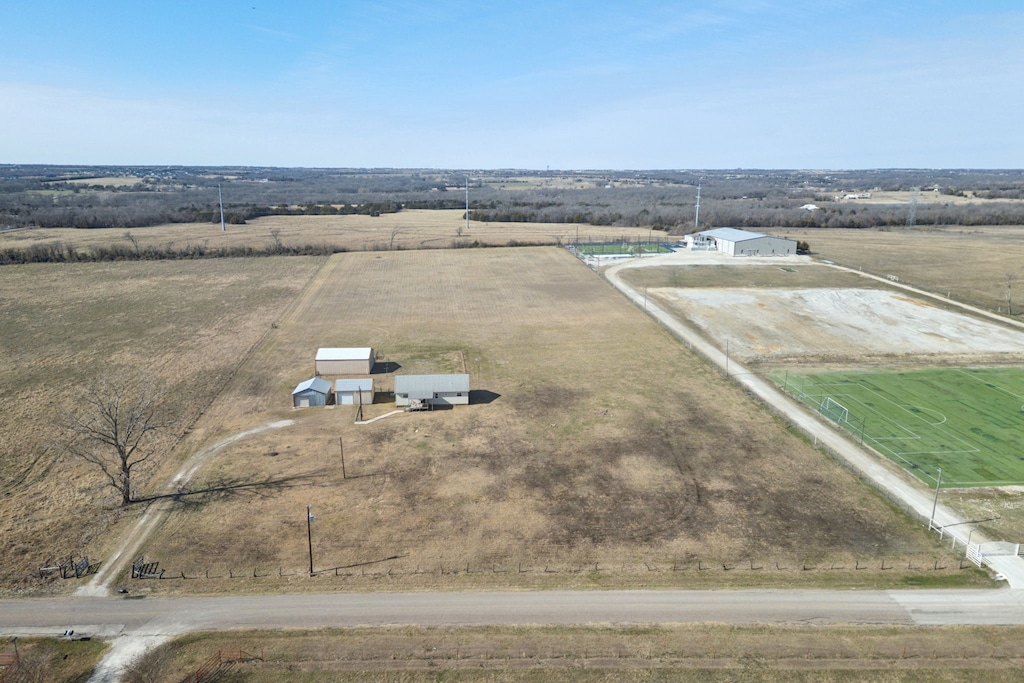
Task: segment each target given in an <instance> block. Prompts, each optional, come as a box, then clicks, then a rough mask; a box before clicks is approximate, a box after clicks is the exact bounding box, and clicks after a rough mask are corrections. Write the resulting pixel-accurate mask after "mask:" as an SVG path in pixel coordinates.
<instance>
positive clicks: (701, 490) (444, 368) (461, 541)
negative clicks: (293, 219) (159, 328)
mask: <svg viewBox="0 0 1024 683" xmlns="http://www.w3.org/2000/svg"><path fill="white" fill-rule="evenodd" d="M318 346H373V347H374V348H375V350H376V351H377V352H378V353H379V354H380V356H381V357H382V359H385V360H387V361H388V362H391V363H395V364H398V365H399V366H401V368H400V371H401V372H404V373H419V372H461V371H462V369H463V367H465V369H466V370H467V371H468V372H469V373H470V375H471V377H472V386H473V389H474V391H475V392H476V393H475V395H474V404H473V405H470V406H460V407H456V408H455V409H453V410H445V411H434V412H428V413H403V414H400V415H396V416H392V417H387V418H385V419H382V420H379V421H377V422H373V423H372V424H366V425H357V424H354V420H355V409H354V408H353V407H350V406H345V407H341V406H338V407H333V408H328V409H324V408H313V409H305V410H293V409H292V408H291V407H290V400H289V394H290V391H291V389H292V388H293V387H294V386H295V385H296V384H297V383H298V382H299V381H301V380H304V379H306V378H307V377H308V376H309V375H310V373H311V371H312V358H313V355H314V353H315V350H316V348H317V347H318ZM463 363H464V365H463ZM376 379H377V382H378V390H381V389H384V390H386V389H388V388H390V386H391V382H392V381H393V378H392V376H391V375H388V374H384V375H377V376H376ZM392 409H393V404H388V403H387V402H386V398H384V397H382V402H380V403H377V404H374V405H373V406H370V407H367V409H366V411H365V413H366V414H365V417H372V416H377V415H383V414H384V413H387V412H389V411H391V410H392ZM282 418H291V419H294V420H295V421H296V423H295V424H294V425H293V426H291V427H287V428H283V429H275V430H271V431H266V432H263V433H260V434H258V435H254V436H251V437H249V438H247V439H244V440H240V441H237V442H235V443H233V444H231V445H228V446H226V447H225V448H223V449H221V450H220V451H218V453H217V455H216V456H215V457H214V458H213V459H212V460H211V461H210V462H209V463H208V464H207V465H206V466H205V467H204V469H203V470H202V471H201V472H200V473H199V475H198V477H197V479H196V480H194V481H193V482H192V483H191V484H190V486H189V488H188V490H186V491H183V492H181V494H180V495H176V496H175V497H174V498H175V511H174V513H173V514H172V516H171V517H170V519H169V520H168V521H167V522H166V524H164V525H163V527H162V528H161V529H160V530H159V532H158V533H157V534H156V535H155V536H154V537H153V538H152V539H151V541H150V542H149V543H148V545H147V547H146V549H145V554H146V556H147V558H149V559H152V560H154V561H159V562H160V563H161V567H164V568H166V570H167V572H168V577H171V576H174V577H178V578H177V579H175V580H164V581H148V582H135V585H134V586H133V590H140V589H143V590H151V591H157V592H161V591H164V592H167V591H208V592H216V591H226V590H279V589H281V588H282V587H284V588H287V589H288V590H306V589H309V590H323V589H330V588H340V589H358V590H367V589H369V590H373V589H384V590H399V589H400V590H407V589H417V588H446V589H460V588H470V587H489V586H521V587H554V586H560V587H566V586H581V587H588V586H597V587H600V586H613V585H614V586H694V587H697V586H723V585H766V584H768V585H770V584H776V583H787V584H794V585H878V584H879V583H880V584H882V585H950V584H957V583H963V582H967V583H971V582H976V581H978V580H980V576H979V575H977V574H975V573H973V572H971V571H969V570H965V571H961V569H960V566H961V565H960V563H959V562H958V561H957V560H956V559H955V558H952V556H949V555H947V554H946V551H945V550H944V548H940V547H937V544H936V543H935V541H934V540H933V539H932V538H931V537H930V536H928V535H927V534H926V533H925V532H924V530H923V529H921V528H920V527H919V526H917V525H916V524H915V523H913V522H911V521H910V520H909V519H907V518H906V517H904V516H903V515H901V514H899V513H898V512H896V511H895V510H894V509H893V508H892V507H891V506H890V505H889V504H888V503H886V502H885V501H883V500H881V499H879V497H878V496H877V495H876V494H875V493H874V492H872V491H871V490H869V489H868V488H867V487H866V486H865V485H863V484H862V483H861V482H859V481H858V480H857V479H856V478H855V477H854V476H853V475H851V474H850V473H849V472H847V471H845V470H844V469H842V468H841V467H839V466H838V465H836V464H835V463H833V462H831V461H829V460H828V459H826V458H825V457H823V456H822V454H821V453H819V452H818V451H817V450H815V449H814V448H813V447H812V446H811V445H810V444H808V443H806V442H805V441H804V440H802V439H801V438H799V437H798V436H796V435H794V434H792V433H790V432H789V431H788V430H787V429H786V427H785V426H784V425H783V424H781V423H779V422H778V421H776V420H775V419H774V418H772V417H771V416H770V414H769V413H768V412H767V411H766V410H765V409H763V408H762V407H761V406H759V405H758V404H756V403H755V402H753V401H752V400H751V399H749V398H748V397H747V396H746V395H745V394H743V393H742V392H741V391H739V390H738V389H737V388H735V387H734V386H732V385H731V384H730V383H729V382H728V380H727V379H726V378H724V377H722V376H721V375H719V374H718V373H717V372H716V371H714V370H713V369H711V368H710V367H708V366H707V365H705V364H704V363H703V362H702V361H700V360H699V359H697V358H696V357H694V356H692V355H691V354H689V353H687V352H686V351H685V350H684V349H683V348H682V347H681V346H680V345H679V344H678V343H677V342H676V341H675V340H674V339H673V338H672V337H670V336H669V335H668V334H667V333H665V332H664V331H663V330H662V329H661V328H660V327H658V326H657V325H656V324H655V323H654V322H653V321H651V320H650V319H649V318H647V317H646V316H645V315H644V314H643V312H642V311H639V310H637V309H636V308H635V307H633V306H631V305H629V304H628V303H627V302H626V301H625V300H624V299H623V298H622V297H621V296H620V295H619V294H617V293H616V292H615V290H613V289H612V288H611V287H610V286H608V285H607V284H606V283H605V282H603V281H602V280H601V279H600V277H599V276H598V275H596V274H595V273H593V272H592V271H590V270H588V269H587V268H586V267H584V266H583V265H582V264H581V263H579V262H578V261H576V260H575V259H573V257H572V256H571V255H569V254H568V253H567V252H565V251H564V250H559V249H551V248H516V249H494V250H437V251H406V252H391V253H374V252H367V253H351V254H338V255H335V256H334V257H332V258H331V259H330V261H329V262H328V263H327V265H326V266H325V267H324V268H323V269H322V270H321V271H320V272H319V273H318V274H317V276H316V278H315V279H314V281H313V283H312V285H311V286H310V287H309V288H308V289H307V290H306V292H305V293H304V294H303V296H302V297H301V299H300V300H299V301H298V303H297V305H296V306H295V307H294V309H293V310H292V311H291V312H290V313H289V315H288V316H287V317H285V318H284V319H283V320H282V321H281V322H280V324H279V326H278V327H277V328H276V329H274V330H273V331H271V332H270V333H269V334H268V335H267V337H266V338H265V339H264V341H263V342H262V343H261V344H260V345H259V347H258V348H257V349H256V351H255V352H254V353H253V354H252V355H251V356H250V357H249V358H248V359H247V360H246V362H245V363H244V364H243V365H242V366H241V367H240V368H239V369H238V372H237V373H236V374H235V376H234V378H233V379H232V380H231V382H230V383H229V384H228V385H227V386H226V387H225V390H224V391H223V393H221V394H220V396H219V397H218V400H217V402H216V403H215V404H214V405H213V406H211V408H210V410H208V411H207V412H206V413H205V414H204V415H203V417H202V419H201V420H200V421H199V422H198V423H197V424H196V426H195V428H194V430H193V431H192V433H191V434H190V436H189V438H188V439H187V440H186V442H185V443H184V444H183V446H182V453H183V454H187V453H191V452H197V451H199V450H200V449H202V448H203V447H206V446H209V445H210V444H212V443H215V442H217V441H219V440H221V439H223V438H225V437H228V436H230V435H232V434H235V433H238V432H241V431H243V430H246V429H249V428H252V427H254V426H258V425H261V424H267V423H270V422H273V421H277V420H281V419H282ZM342 444H343V445H344V457H345V468H346V469H345V474H346V475H347V477H346V476H344V475H343V472H342V467H341V462H340V459H341V445H342ZM175 467H177V464H176V463H175V464H174V465H173V466H172V465H170V464H169V465H168V467H167V468H165V469H164V470H163V471H162V473H161V477H160V478H161V479H163V480H169V479H170V477H171V476H172V474H173V470H174V468H175ZM307 505H312V507H313V514H314V516H315V517H316V520H315V522H314V523H313V525H312V547H313V554H314V565H315V569H316V576H314V577H312V578H311V577H309V576H308V575H307V574H308V563H309V558H308V548H307V534H306V520H305V514H306V506H307ZM182 574H184V576H185V577H186V578H180V577H181V575H182Z"/></svg>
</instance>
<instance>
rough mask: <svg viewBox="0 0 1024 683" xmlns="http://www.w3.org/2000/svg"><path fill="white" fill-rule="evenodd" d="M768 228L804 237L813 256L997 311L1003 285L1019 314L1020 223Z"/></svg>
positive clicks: (1022, 296)
mask: <svg viewBox="0 0 1024 683" xmlns="http://www.w3.org/2000/svg"><path fill="white" fill-rule="evenodd" d="M771 232H774V233H777V234H780V235H785V236H787V237H789V238H791V239H798V240H805V241H807V242H808V243H809V244H810V247H811V250H812V251H813V253H814V255H815V256H816V257H817V258H822V259H829V260H831V261H834V262H836V263H839V264H841V265H845V266H849V267H851V268H854V269H861V270H863V271H864V272H867V273H871V274H874V275H880V276H882V277H885V276H886V275H895V276H897V277H899V281H900V283H902V284H909V285H913V286H917V287H920V288H922V289H925V290H927V291H930V292H935V293H937V294H948V295H949V296H951V297H952V298H953V299H954V300H956V301H962V302H966V303H969V304H974V305H977V306H981V307H983V308H987V309H990V310H992V311H998V312H1001V313H1005V312H1006V310H1007V292H1008V289H1007V284H1009V285H1010V288H1009V294H1010V303H1012V305H1013V313H1014V315H1015V316H1020V314H1021V312H1024V239H1022V238H1024V227H1022V226H988V227H969V228H968V227H962V226H937V227H928V226H919V227H918V228H915V229H911V230H907V229H901V230H891V231H882V230H826V229H822V230H779V231H771ZM1008 276H1009V278H1008Z"/></svg>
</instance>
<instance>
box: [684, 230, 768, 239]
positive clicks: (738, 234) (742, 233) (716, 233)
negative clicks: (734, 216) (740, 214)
mask: <svg viewBox="0 0 1024 683" xmlns="http://www.w3.org/2000/svg"><path fill="white" fill-rule="evenodd" d="M700 234H701V235H706V236H708V237H714V238H715V239H720V240H726V241H728V242H745V241H747V240H756V239H757V238H759V237H770V236H771V235H764V234H761V233H759V232H750V231H749V230H740V229H739V228H715V229H714V230H702V231H701V232H700Z"/></svg>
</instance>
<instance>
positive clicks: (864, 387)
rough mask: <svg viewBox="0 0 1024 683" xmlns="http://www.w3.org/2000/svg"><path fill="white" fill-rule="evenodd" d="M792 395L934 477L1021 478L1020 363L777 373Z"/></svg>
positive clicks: (959, 482) (1023, 376) (945, 482)
mask: <svg viewBox="0 0 1024 683" xmlns="http://www.w3.org/2000/svg"><path fill="white" fill-rule="evenodd" d="M773 378H774V379H775V380H776V381H777V382H778V383H779V384H780V385H785V386H786V389H787V390H788V391H789V392H790V393H792V394H793V395H795V396H797V397H799V398H800V399H801V400H803V401H804V402H805V403H807V404H808V405H810V406H812V407H814V408H815V409H817V410H819V412H821V413H822V414H823V415H825V416H826V417H828V418H829V419H831V420H832V421H833V422H836V423H837V424H839V425H840V426H842V427H843V428H844V429H846V430H848V431H850V432H851V433H852V434H853V435H854V436H855V437H856V438H857V439H863V441H864V443H865V444H867V445H869V446H871V447H872V448H874V449H875V450H877V451H878V452H880V453H882V454H884V455H885V456H886V457H888V458H890V459H892V460H893V461H895V462H897V463H899V464H900V465H902V466H903V467H905V468H906V469H907V470H909V471H910V472H911V473H913V474H914V475H915V476H917V477H918V478H919V479H921V480H922V481H925V482H927V483H929V484H932V485H934V483H935V480H936V478H937V474H938V468H940V467H941V468H942V486H943V488H945V487H956V486H1006V485H1021V484H1024V370H1022V369H1017V368H987V369H964V368H945V369H940V370H915V371H910V372H829V373H817V374H794V373H786V374H783V373H777V374H775V375H774V376H773Z"/></svg>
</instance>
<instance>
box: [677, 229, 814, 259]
mask: <svg viewBox="0 0 1024 683" xmlns="http://www.w3.org/2000/svg"><path fill="white" fill-rule="evenodd" d="M687 237H688V238H689V237H691V236H690V235H687ZM701 245H704V246H703V248H705V249H714V250H715V251H720V252H722V253H725V254H729V255H731V256H792V255H793V254H796V240H791V239H787V238H785V237H776V236H774V235H763V234H761V233H759V232H749V231H747V230H739V229H737V228H715V229H714V230H703V231H701V232H698V233H697V234H696V235H695V236H693V237H692V239H689V240H687V246H688V247H689V248H691V249H701V248H702V246H701Z"/></svg>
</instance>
